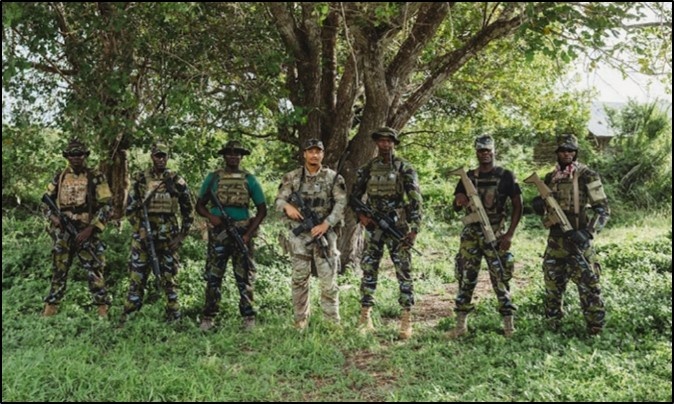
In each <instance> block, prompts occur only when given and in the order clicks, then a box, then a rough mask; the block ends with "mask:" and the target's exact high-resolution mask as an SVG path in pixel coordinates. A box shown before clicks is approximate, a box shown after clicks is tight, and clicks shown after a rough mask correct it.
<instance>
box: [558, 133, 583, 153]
mask: <svg viewBox="0 0 674 404" xmlns="http://www.w3.org/2000/svg"><path fill="white" fill-rule="evenodd" d="M560 150H572V151H578V138H576V137H575V136H574V135H571V134H564V135H559V136H558V137H557V149H556V150H555V153H557V152H559V151H560Z"/></svg>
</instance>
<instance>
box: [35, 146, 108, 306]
mask: <svg viewBox="0 0 674 404" xmlns="http://www.w3.org/2000/svg"><path fill="white" fill-rule="evenodd" d="M88 156H89V150H88V149H87V147H86V146H85V145H84V143H82V142H80V141H79V140H77V139H74V140H72V141H70V143H68V145H67V146H66V148H65V149H64V150H63V157H65V158H66V159H67V160H68V167H67V168H66V169H65V170H63V171H61V172H59V173H57V174H56V175H55V176H54V179H53V180H52V182H51V183H50V184H49V186H48V187H47V192H46V196H48V197H49V198H51V200H52V201H54V202H55V204H56V206H57V207H58V208H59V209H60V210H61V212H63V214H64V215H65V216H67V217H68V219H70V221H71V222H72V224H73V225H74V226H75V229H76V231H78V233H77V236H75V237H71V236H69V235H68V233H67V232H66V231H65V229H64V228H63V227H62V223H61V222H60V220H59V218H58V216H56V214H55V212H52V211H51V210H49V209H47V210H46V216H47V217H48V218H49V220H50V221H51V229H50V233H51V234H52V237H53V238H54V247H53V250H52V258H53V259H52V280H51V289H50V290H49V295H48V296H47V297H46V298H45V299H44V301H45V303H46V304H45V307H44V312H43V315H44V316H53V315H54V314H56V313H57V311H58V305H59V303H60V302H61V300H62V299H63V295H64V294H65V291H66V282H67V278H68V270H69V269H70V265H71V264H72V261H73V258H74V257H77V258H78V259H79V261H80V263H81V264H82V267H84V269H85V270H86V271H87V274H88V280H89V291H90V292H91V294H92V295H93V303H94V305H96V306H98V314H99V315H100V316H101V317H105V316H107V314H108V306H109V305H110V297H109V295H108V291H107V289H106V286H105V279H104V278H103V270H104V251H105V244H104V243H103V242H102V241H101V240H100V239H99V238H98V235H99V233H101V232H102V231H103V229H105V225H106V223H107V222H108V220H109V218H110V214H111V211H112V208H111V206H110V201H111V197H112V194H111V192H110V188H109V186H108V183H107V181H106V179H105V176H104V175H103V174H102V173H101V172H99V171H98V170H96V169H92V168H88V167H87V166H86V158H87V157H88ZM92 254H94V255H95V256H92Z"/></svg>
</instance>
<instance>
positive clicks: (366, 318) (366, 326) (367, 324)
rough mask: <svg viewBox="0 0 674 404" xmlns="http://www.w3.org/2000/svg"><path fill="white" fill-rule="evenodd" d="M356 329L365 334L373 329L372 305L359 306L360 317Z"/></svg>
mask: <svg viewBox="0 0 674 404" xmlns="http://www.w3.org/2000/svg"><path fill="white" fill-rule="evenodd" d="M358 330H359V331H360V333H361V334H367V333H369V332H373V331H374V324H372V307H361V309H360V318H359V319H358Z"/></svg>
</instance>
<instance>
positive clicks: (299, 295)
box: [289, 231, 340, 323]
mask: <svg viewBox="0 0 674 404" xmlns="http://www.w3.org/2000/svg"><path fill="white" fill-rule="evenodd" d="M326 238H327V241H328V248H327V249H328V254H329V257H324V256H323V252H322V251H321V248H320V247H319V246H318V245H316V242H311V241H312V238H311V235H310V234H309V233H306V232H305V233H302V234H300V235H299V236H294V235H293V234H292V233H290V240H289V242H290V249H291V254H292V258H291V261H292V266H293V273H292V283H291V289H292V299H293V310H294V313H295V322H299V321H304V320H306V319H307V317H309V312H310V299H309V281H310V279H311V267H312V265H314V266H315V269H316V273H317V277H318V283H319V285H320V289H321V309H322V310H323V315H324V316H325V318H327V319H329V320H332V321H334V322H337V323H339V321H340V316H339V286H338V285H337V268H339V262H338V261H339V251H338V250H337V235H336V234H335V232H334V231H328V233H327V234H326ZM307 243H310V244H309V245H307Z"/></svg>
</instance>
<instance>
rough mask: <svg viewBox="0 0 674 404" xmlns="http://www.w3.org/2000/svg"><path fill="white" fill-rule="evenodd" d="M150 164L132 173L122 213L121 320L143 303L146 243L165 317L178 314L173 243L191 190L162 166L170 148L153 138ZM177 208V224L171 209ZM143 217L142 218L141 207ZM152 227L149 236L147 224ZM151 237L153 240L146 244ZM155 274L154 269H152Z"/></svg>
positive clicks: (183, 232)
mask: <svg viewBox="0 0 674 404" xmlns="http://www.w3.org/2000/svg"><path fill="white" fill-rule="evenodd" d="M150 155H151V158H152V167H148V168H147V169H146V170H144V171H140V172H138V173H136V174H134V176H133V184H132V186H131V191H130V192H129V196H128V201H127V206H126V215H127V217H128V218H129V223H131V226H133V235H132V239H131V258H130V260H129V275H130V281H129V292H128V295H127V298H126V302H125V303H124V313H123V314H122V318H121V321H120V323H122V324H123V323H124V322H125V321H126V319H127V318H128V316H129V314H131V313H132V312H134V311H138V310H140V308H141V307H142V306H143V295H144V293H145V287H146V284H147V280H148V277H149V275H150V269H151V268H152V265H153V263H152V262H151V260H152V257H151V254H150V248H154V251H155V254H156V258H157V263H156V264H157V265H158V266H159V272H160V276H161V278H160V279H155V281H157V282H158V285H161V287H162V288H163V289H164V293H165V294H166V299H167V302H166V319H167V320H168V321H174V320H177V319H179V318H180V305H179V303H178V292H177V290H176V289H177V284H176V277H177V275H178V268H179V265H180V264H179V262H178V248H180V245H181V243H182V241H183V240H184V239H185V237H186V236H187V234H188V232H189V230H190V227H191V226H192V223H193V222H194V216H193V212H192V211H193V207H192V199H191V195H190V191H189V189H188V187H187V183H186V182H185V180H184V179H183V178H182V177H181V176H180V175H178V174H177V173H175V172H174V171H172V170H169V169H168V168H166V163H167V161H168V159H169V149H168V146H167V145H166V144H163V143H156V144H154V145H153V146H152V149H151V151H150ZM178 209H179V210H180V215H181V217H182V222H181V224H180V225H179V224H178V219H177V217H176V213H177V211H178ZM144 210H145V212H146V213H147V220H148V223H145V219H144V216H145V212H144ZM148 226H149V229H150V230H151V231H152V234H151V237H148V232H147V229H148ZM150 243H152V244H153V245H152V246H150ZM155 276H156V274H155Z"/></svg>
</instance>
